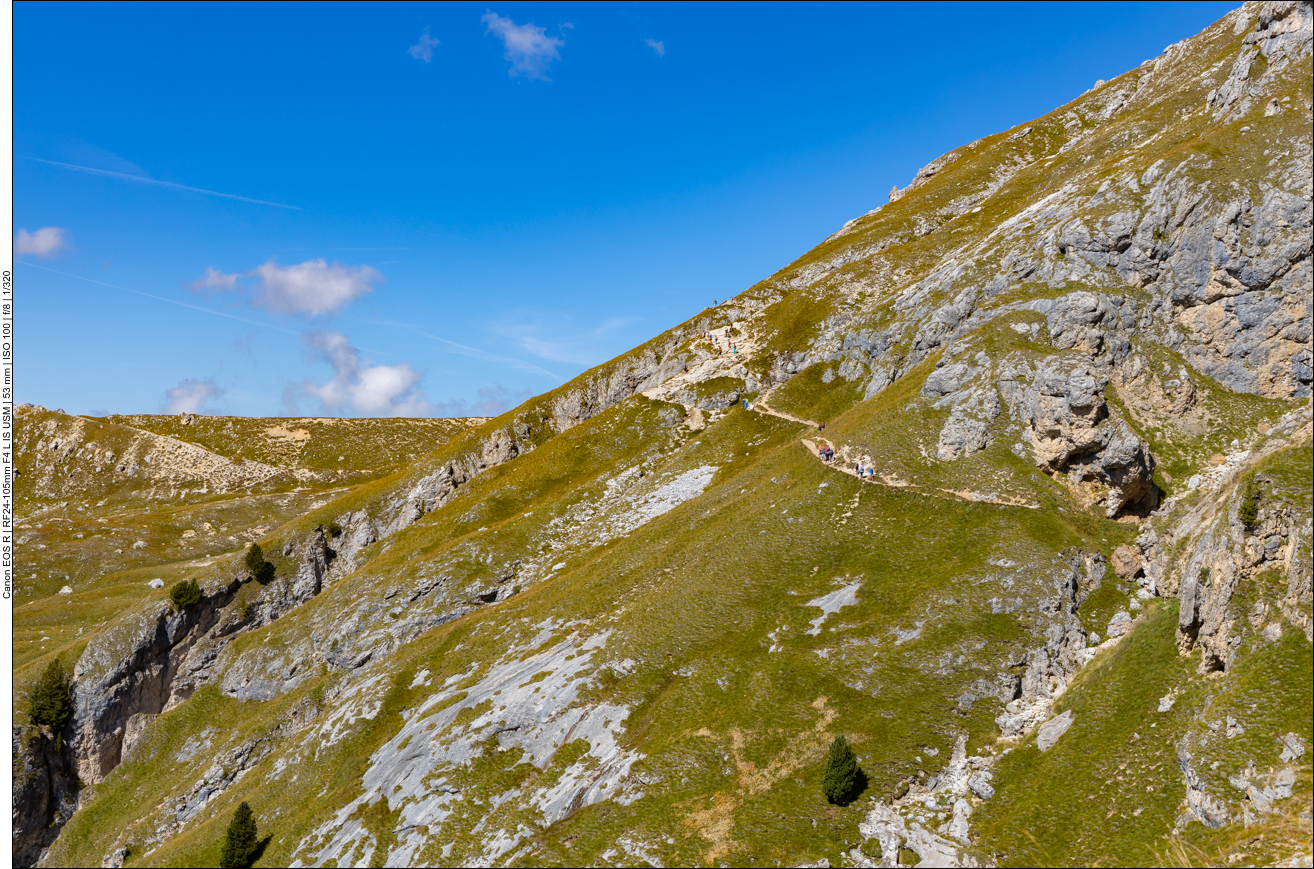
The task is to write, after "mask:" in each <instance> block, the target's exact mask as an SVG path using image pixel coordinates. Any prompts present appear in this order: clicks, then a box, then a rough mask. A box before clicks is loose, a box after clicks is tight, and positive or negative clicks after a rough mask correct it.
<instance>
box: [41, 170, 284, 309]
mask: <svg viewBox="0 0 1314 869" xmlns="http://www.w3.org/2000/svg"><path fill="white" fill-rule="evenodd" d="M29 159H31V160H36V161H37V162H38V163H49V164H50V165H51V166H60V167H62V168H64V169H72V170H73V171H74V172H86V173H87V174H88V175H103V176H105V177H106V178H122V179H124V180H125V181H138V182H140V183H142V184H155V185H156V186H159V187H173V188H175V189H177V190H190V191H191V192H192V193H203V194H205V195H206V196H222V197H223V198H224V199H236V200H237V201H238V202H250V203H253V204H255V205H272V206H274V207H275V208H290V209H292V210H293V211H301V207H300V206H297V205H285V204H283V203H282V202H268V201H266V200H264V199H252V198H250V197H249V196H238V195H237V194H236V193H220V192H219V191H217V190H204V189H202V188H200V187H188V186H187V185H186V184H175V183H174V182H172V181H156V180H155V179H154V178H143V177H142V176H141V175H129V174H127V173H126V172H111V171H109V170H108V169H92V168H91V167H90V166H75V165H74V164H72V163H60V162H59V161H58V160H43V159H41V158H40V157H31V158H29ZM52 271H53V269H52ZM70 277H76V275H70ZM119 289H122V287H119Z"/></svg>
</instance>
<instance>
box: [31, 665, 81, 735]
mask: <svg viewBox="0 0 1314 869" xmlns="http://www.w3.org/2000/svg"><path fill="white" fill-rule="evenodd" d="M31 701H32V709H31V715H32V721H33V723H35V724H39V725H41V726H43V727H48V728H50V732H51V733H53V734H54V736H55V750H56V751H58V750H59V748H60V746H61V738H62V737H61V735H62V734H63V732H64V725H66V724H68V722H69V719H70V718H72V717H73V686H72V685H71V684H70V683H69V680H68V673H66V672H64V662H63V661H61V660H59V658H56V659H55V660H53V661H51V662H50V663H49V664H47V665H46V670H45V672H44V673H42V674H41V678H40V679H38V680H37V683H36V686H35V687H34V688H33V689H32V695H31Z"/></svg>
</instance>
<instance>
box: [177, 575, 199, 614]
mask: <svg viewBox="0 0 1314 869" xmlns="http://www.w3.org/2000/svg"><path fill="white" fill-rule="evenodd" d="M169 599H170V600H171V601H173V605H174V606H175V607H176V608H177V609H178V611H179V612H181V611H182V610H186V609H191V608H192V607H194V606H196V605H197V604H198V603H200V602H201V587H200V586H199V585H197V584H196V580H194V579H184V580H183V581H182V582H175V583H174V584H173V586H172V587H170V589H169Z"/></svg>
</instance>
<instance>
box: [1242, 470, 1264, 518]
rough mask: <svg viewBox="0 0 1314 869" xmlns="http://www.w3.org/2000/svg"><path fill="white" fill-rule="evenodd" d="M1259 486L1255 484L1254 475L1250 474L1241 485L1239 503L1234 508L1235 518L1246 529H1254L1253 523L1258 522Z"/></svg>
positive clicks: (1260, 494)
mask: <svg viewBox="0 0 1314 869" xmlns="http://www.w3.org/2000/svg"><path fill="white" fill-rule="evenodd" d="M1263 494H1264V493H1263V492H1262V491H1261V490H1260V488H1259V484H1258V483H1257V482H1255V475H1254V474H1250V475H1248V476H1247V477H1246V478H1245V481H1244V482H1242V483H1241V503H1240V505H1238V506H1237V508H1236V518H1238V519H1240V520H1241V524H1242V525H1245V526H1246V528H1247V529H1250V528H1254V527H1255V523H1256V522H1258V521H1259V499H1260V498H1261V497H1262V496H1263Z"/></svg>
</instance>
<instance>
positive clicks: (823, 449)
mask: <svg viewBox="0 0 1314 869" xmlns="http://www.w3.org/2000/svg"><path fill="white" fill-rule="evenodd" d="M744 407H745V408H747V407H748V402H747V401H745V402H744ZM817 455H818V456H819V457H820V458H821V460H822V461H823V462H825V463H826V464H828V465H832V464H834V463H835V448H834V447H833V446H831V445H830V444H828V443H821V444H818V445H817ZM853 473H855V474H857V475H858V479H859V480H875V479H876V469H875V468H873V467H870V466H868V467H863V465H862V463H861V462H854V463H853Z"/></svg>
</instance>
